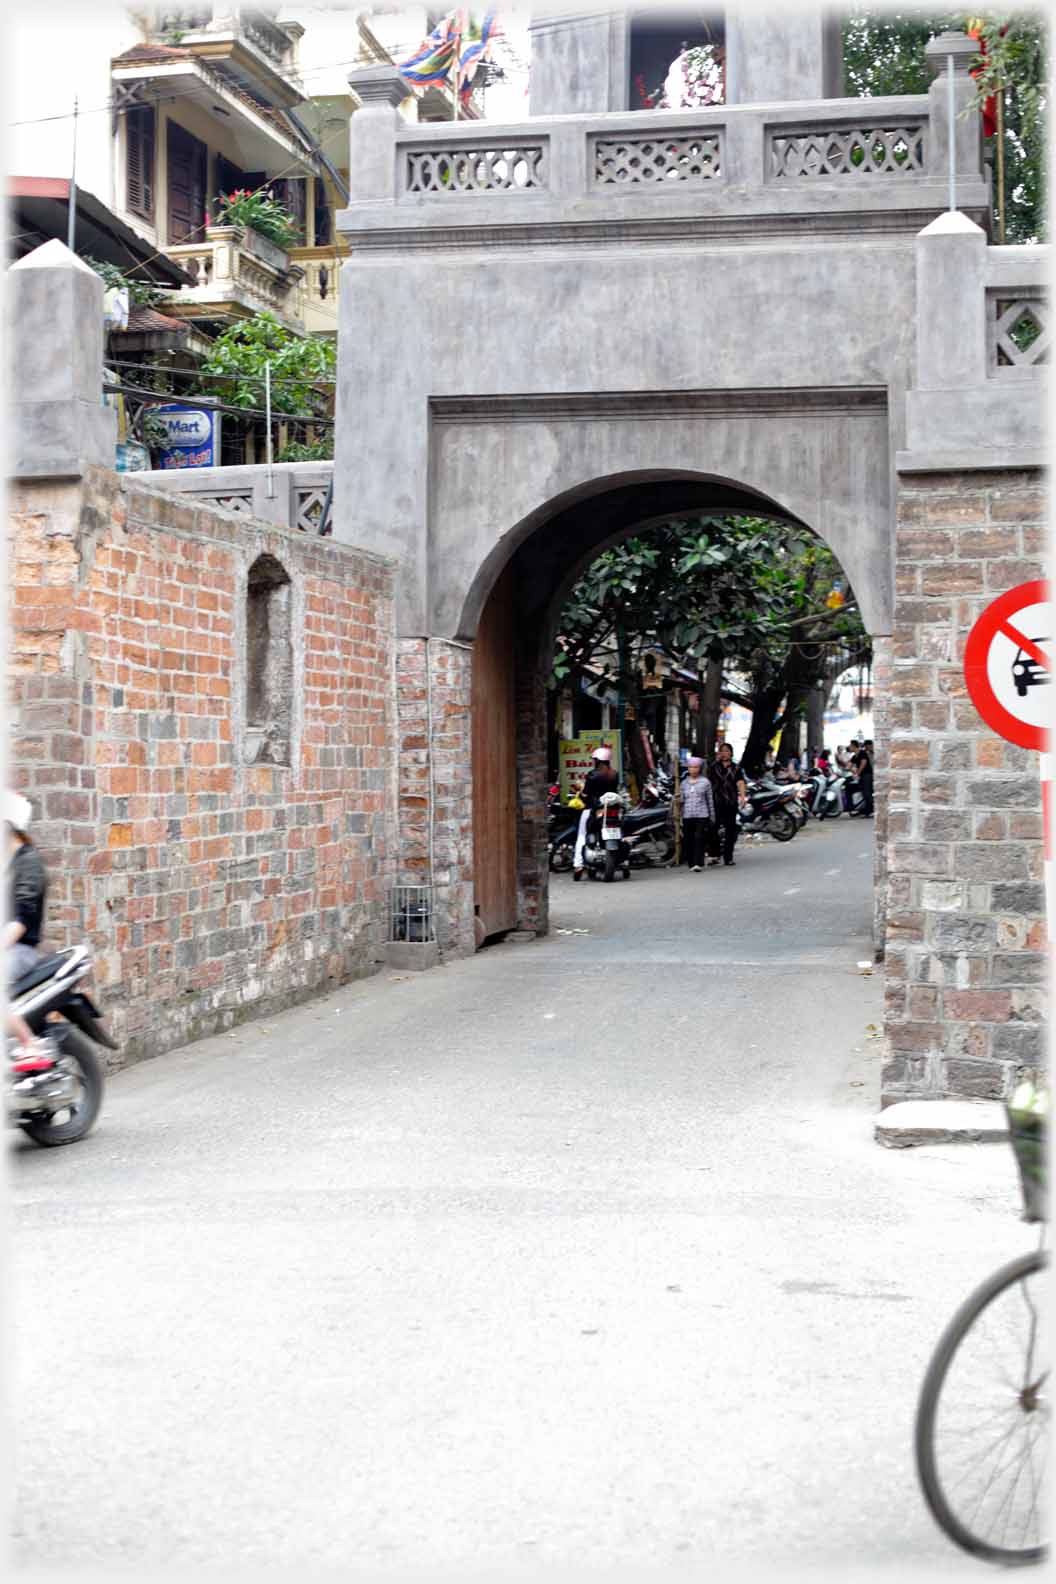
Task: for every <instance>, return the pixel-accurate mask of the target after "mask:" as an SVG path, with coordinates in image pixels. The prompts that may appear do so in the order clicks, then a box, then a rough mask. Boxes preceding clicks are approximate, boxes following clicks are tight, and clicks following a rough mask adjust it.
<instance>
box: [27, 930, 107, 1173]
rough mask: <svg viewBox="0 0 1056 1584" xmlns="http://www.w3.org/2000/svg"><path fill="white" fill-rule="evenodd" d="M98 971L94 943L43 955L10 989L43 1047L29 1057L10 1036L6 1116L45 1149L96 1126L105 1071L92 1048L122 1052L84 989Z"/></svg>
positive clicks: (83, 1134)
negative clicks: (94, 970) (94, 963)
mask: <svg viewBox="0 0 1056 1584" xmlns="http://www.w3.org/2000/svg"><path fill="white" fill-rule="evenodd" d="M91 971H92V959H91V954H90V953H89V951H88V948H87V946H72V947H70V948H69V949H68V950H66V951H61V952H57V953H56V954H55V955H54V956H51V957H44V958H42V959H41V961H40V962H39V963H35V964H34V966H33V967H32V968H31V969H29V971H28V972H27V973H24V974H23V975H22V976H21V978H19V979H18V980H17V981H16V982H15V984H14V985H13V986H12V988H11V993H10V1008H11V1011H12V1012H14V1013H17V1015H18V1016H19V1017H21V1018H23V1019H24V1020H25V1022H26V1023H27V1024H28V1025H29V1027H30V1028H31V1029H32V1031H33V1033H34V1034H35V1035H36V1036H37V1048H36V1051H35V1052H34V1054H33V1055H32V1056H28V1057H27V1056H24V1055H23V1053H22V1051H21V1048H20V1047H19V1046H18V1045H17V1044H16V1043H15V1042H14V1041H12V1040H11V1039H9V1040H8V1081H7V1119H8V1122H9V1124H10V1125H11V1126H13V1127H18V1128H21V1129H22V1132H23V1133H25V1134H26V1135H27V1136H28V1137H29V1138H31V1139H32V1140H33V1141H34V1143H36V1144H40V1145H42V1146H43V1147H45V1148H51V1147H53V1146H55V1145H58V1144H73V1143H76V1141H77V1140H78V1139H82V1138H84V1136H85V1134H87V1133H89V1132H90V1131H91V1129H92V1128H93V1127H94V1125H95V1122H96V1118H97V1117H98V1115H99V1108H100V1106H101V1105H102V1101H103V1088H104V1077H103V1072H104V1069H103V1064H102V1062H101V1061H100V1058H99V1057H98V1056H97V1055H96V1052H95V1050H94V1049H93V1045H100V1046H103V1047H105V1048H106V1049H107V1050H117V1049H118V1047H117V1045H116V1044H115V1042H114V1041H113V1040H112V1039H111V1038H110V1035H109V1034H108V1033H107V1032H106V1030H105V1029H104V1028H103V1026H102V1022H101V1019H102V1013H101V1012H100V1011H99V1009H98V1008H97V1007H96V1005H95V1003H94V1002H93V1001H92V1000H91V998H90V997H89V996H88V995H87V994H86V993H85V992H84V990H83V989H81V988H78V987H79V986H80V985H81V983H82V981H83V980H84V979H87V977H88V975H89V974H90V973H91ZM56 1018H59V1019H61V1021H58V1022H57V1021H55V1019H56Z"/></svg>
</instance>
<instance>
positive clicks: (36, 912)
mask: <svg viewBox="0 0 1056 1584" xmlns="http://www.w3.org/2000/svg"><path fill="white" fill-rule="evenodd" d="M32 813H33V810H32V807H31V805H30V802H29V799H28V798H24V797H19V795H18V793H17V792H8V793H7V794H6V795H5V797H4V820H5V823H6V825H7V884H8V901H7V923H6V924H5V925H4V933H3V946H4V957H5V967H6V970H7V982H8V984H9V985H10V984H12V983H13V981H14V980H15V979H17V978H18V977H19V975H20V974H24V973H25V972H26V971H27V969H29V968H32V966H33V964H34V963H35V962H36V960H37V956H38V950H37V948H38V947H39V945H40V934H41V929H42V927H43V924H44V904H45V901H46V900H47V894H48V877H47V874H46V873H45V870H44V863H43V860H42V859H41V856H40V854H39V852H38V851H37V849H36V848H35V847H34V845H33V843H32V841H30V838H29V822H30V818H31V816H32Z"/></svg>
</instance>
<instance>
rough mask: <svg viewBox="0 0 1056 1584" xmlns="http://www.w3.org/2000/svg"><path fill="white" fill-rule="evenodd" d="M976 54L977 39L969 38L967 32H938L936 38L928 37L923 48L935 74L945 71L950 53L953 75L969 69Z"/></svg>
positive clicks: (977, 47) (977, 48)
mask: <svg viewBox="0 0 1056 1584" xmlns="http://www.w3.org/2000/svg"><path fill="white" fill-rule="evenodd" d="M978 54H979V44H978V41H977V40H976V39H971V38H969V37H968V35H967V33H940V34H939V35H938V37H937V38H933V39H929V40H928V43H927V45H926V46H925V49H924V57H925V59H926V60H927V63H928V65H929V66H930V67H931V70H932V71H933V72H934V73H935V75H936V76H939V75H940V74H941V73H943V72H945V71H946V62H947V60H948V59H949V57H950V56H951V55H952V56H953V70H954V75H955V76H960V75H961V74H962V73H965V72H968V71H969V70H970V69H971V67H972V65H973V63H974V62H975V59H976V57H977V56H978Z"/></svg>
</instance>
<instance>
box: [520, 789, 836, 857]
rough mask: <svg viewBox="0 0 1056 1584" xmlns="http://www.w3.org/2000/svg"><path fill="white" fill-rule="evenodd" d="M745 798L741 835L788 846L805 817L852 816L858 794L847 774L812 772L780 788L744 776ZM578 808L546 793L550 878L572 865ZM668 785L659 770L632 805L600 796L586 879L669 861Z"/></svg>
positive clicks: (621, 796) (620, 797)
mask: <svg viewBox="0 0 1056 1584" xmlns="http://www.w3.org/2000/svg"><path fill="white" fill-rule="evenodd" d="M745 789H746V792H747V801H746V803H745V806H744V808H743V809H742V810H741V811H740V813H739V815H738V825H739V827H740V832H741V834H742V835H744V836H770V837H772V838H773V840H774V841H779V842H787V841H791V840H792V838H793V837H794V836H795V835H796V834H797V832H799V831H801V830H802V829H803V826H804V825H805V824H806V823H807V821H808V820H809V819H818V820H824V819H837V818H838V817H839V816H840V815H841V814H843V813H845V812H846V813H858V812H859V811H860V808H861V804H862V795H861V793H860V792H859V791H858V790H857V787H856V785H855V783H854V782H853V780H852V778H851V777H849V776H848V775H846V774H842V773H837V774H829V775H826V773H825V772H824V771H822V770H814V771H812V772H811V773H810V774H809V775H806V776H804V777H803V778H802V779H801V780H799V781H793V782H784V783H780V782H778V781H775V780H774V778H773V777H772V776H771V775H764V776H761V777H759V778H758V779H756V780H751V779H746V781H745ZM581 812H582V805H580V806H579V807H577V806H576V805H575V804H563V803H562V802H561V800H560V789H559V788H558V787H557V786H552V787H551V788H550V807H549V850H550V868H551V870H553V872H554V873H555V874H560V873H564V872H567V871H568V870H570V869H571V868H572V864H573V859H574V855H575V847H576V836H577V834H578V831H579V819H580V814H581ZM674 856H675V822H674V785H673V782H672V780H671V777H670V776H669V775H668V774H667V773H666V771H664V770H657V772H656V774H655V775H654V776H653V777H652V778H651V779H650V780H649V781H647V782H646V783H645V784H644V786H643V787H642V795H641V800H640V802H639V803H637V804H636V805H635V806H634V807H633V808H632V807H631V806H630V801H629V799H628V797H627V794H626V793H625V792H606V793H605V794H604V796H603V797H602V799H601V802H600V805H599V808H598V812H597V816H596V818H595V819H594V820H592V821H591V822H590V826H589V828H588V831H587V836H586V842H585V845H584V850H583V866H584V869H585V871H586V873H587V875H588V876H589V877H590V878H591V879H601V880H609V881H611V880H613V879H614V878H615V877H616V875H617V874H622V875H623V877H624V879H625V880H629V879H630V877H631V870H632V869H643V868H649V867H656V868H663V867H665V866H666V865H668V864H670V863H672V862H673V861H674Z"/></svg>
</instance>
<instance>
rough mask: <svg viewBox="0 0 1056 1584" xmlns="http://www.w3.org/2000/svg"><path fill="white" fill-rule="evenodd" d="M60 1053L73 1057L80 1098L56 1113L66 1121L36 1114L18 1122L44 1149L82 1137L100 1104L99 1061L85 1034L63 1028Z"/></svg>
mask: <svg viewBox="0 0 1056 1584" xmlns="http://www.w3.org/2000/svg"><path fill="white" fill-rule="evenodd" d="M62 1053H63V1055H64V1056H70V1057H72V1058H73V1060H74V1062H75V1064H76V1066H77V1067H78V1068H79V1069H80V1074H81V1084H82V1089H81V1094H80V1097H79V1099H77V1100H76V1101H75V1102H74V1104H73V1105H72V1106H69V1107H67V1111H66V1113H63V1112H61V1111H60V1112H57V1113H56V1115H57V1116H63V1115H66V1116H67V1120H66V1121H65V1122H56V1121H55V1120H54V1118H52V1117H47V1116H39V1117H30V1118H28V1119H27V1120H26V1121H25V1122H20V1123H19V1127H20V1128H21V1129H22V1131H23V1133H25V1134H26V1135H27V1137H29V1138H31V1139H32V1140H33V1142H34V1144H39V1145H41V1146H42V1148H44V1149H53V1148H55V1147H56V1146H57V1145H59V1144H76V1142H77V1140H78V1139H82V1138H84V1136H85V1134H86V1133H89V1132H91V1130H92V1128H93V1127H94V1126H95V1120H96V1117H97V1116H98V1115H99V1107H100V1106H101V1105H102V1103H103V1068H102V1064H101V1063H100V1061H99V1058H98V1056H97V1055H96V1054H95V1051H94V1050H93V1049H92V1046H91V1045H90V1043H89V1042H88V1040H86V1039H85V1037H84V1035H83V1034H79V1033H78V1032H77V1030H76V1029H71V1028H67V1029H63V1031H62Z"/></svg>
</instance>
